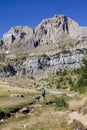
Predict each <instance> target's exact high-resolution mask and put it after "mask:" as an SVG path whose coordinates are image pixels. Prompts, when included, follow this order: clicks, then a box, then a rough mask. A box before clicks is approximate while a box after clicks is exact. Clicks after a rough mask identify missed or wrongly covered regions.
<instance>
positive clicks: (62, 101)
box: [55, 96, 67, 108]
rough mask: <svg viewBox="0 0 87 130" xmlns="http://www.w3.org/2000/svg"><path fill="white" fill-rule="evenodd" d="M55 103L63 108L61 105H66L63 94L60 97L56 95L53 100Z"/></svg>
mask: <svg viewBox="0 0 87 130" xmlns="http://www.w3.org/2000/svg"><path fill="white" fill-rule="evenodd" d="M55 104H56V106H57V107H58V108H63V107H67V103H66V101H65V99H64V97H63V96H61V97H58V98H57V99H56V100H55Z"/></svg>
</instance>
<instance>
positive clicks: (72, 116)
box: [69, 112, 87, 128]
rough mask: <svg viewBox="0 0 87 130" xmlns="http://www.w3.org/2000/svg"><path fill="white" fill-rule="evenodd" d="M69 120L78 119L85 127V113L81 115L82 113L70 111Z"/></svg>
mask: <svg viewBox="0 0 87 130" xmlns="http://www.w3.org/2000/svg"><path fill="white" fill-rule="evenodd" d="M69 117H70V119H71V120H73V119H76V120H78V121H80V122H81V123H82V124H83V125H84V126H85V127H86V128H87V114H86V115H84V116H83V115H82V113H77V112H72V113H70V114H69Z"/></svg>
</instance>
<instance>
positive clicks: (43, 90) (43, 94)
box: [41, 88, 46, 99]
mask: <svg viewBox="0 0 87 130" xmlns="http://www.w3.org/2000/svg"><path fill="white" fill-rule="evenodd" d="M41 93H42V97H43V98H44V99H45V93H46V91H45V89H44V88H42V90H41Z"/></svg>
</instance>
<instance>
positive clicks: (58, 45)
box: [0, 15, 87, 75]
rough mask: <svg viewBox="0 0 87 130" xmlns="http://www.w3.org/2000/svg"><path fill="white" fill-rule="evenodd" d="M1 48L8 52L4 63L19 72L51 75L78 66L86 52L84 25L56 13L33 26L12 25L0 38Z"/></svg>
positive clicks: (85, 30) (86, 38)
mask: <svg viewBox="0 0 87 130" xmlns="http://www.w3.org/2000/svg"><path fill="white" fill-rule="evenodd" d="M50 45H51V46H50ZM0 50H1V54H2V52H5V53H7V54H5V63H6V64H7V63H9V62H10V64H11V65H13V66H14V68H15V69H16V71H17V72H18V74H42V73H43V72H44V74H45V75H50V74H55V73H57V72H58V71H62V70H64V69H67V68H68V69H74V68H78V67H80V64H81V61H82V58H83V57H84V55H85V54H86V53H87V27H81V26H79V25H78V24H77V23H76V22H75V21H73V20H72V19H70V18H67V17H66V16H64V15H55V16H54V17H53V18H49V19H45V20H43V21H42V22H41V23H40V24H39V25H38V26H37V27H35V28H34V29H31V28H30V27H27V26H24V27H22V26H16V27H12V28H11V29H10V30H9V31H8V32H7V33H5V34H4V36H3V38H2V39H1V40H0ZM3 50H4V51H3ZM18 53H19V54H20V56H18ZM1 72H2V71H1Z"/></svg>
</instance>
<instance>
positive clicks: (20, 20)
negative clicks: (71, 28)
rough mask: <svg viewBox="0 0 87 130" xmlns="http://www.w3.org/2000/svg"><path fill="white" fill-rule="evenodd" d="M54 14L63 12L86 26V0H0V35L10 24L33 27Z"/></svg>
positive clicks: (0, 35)
mask: <svg viewBox="0 0 87 130" xmlns="http://www.w3.org/2000/svg"><path fill="white" fill-rule="evenodd" d="M55 14H64V15H66V16H67V17H70V18H72V19H73V20H75V21H76V22H78V23H79V24H80V25H82V26H87V0H0V37H2V35H3V33H5V32H7V31H8V30H9V29H10V28H11V27H12V26H17V25H22V26H26V25H28V26H30V27H32V28H34V27H35V26H37V25H38V24H39V23H40V22H41V21H42V20H43V19H44V18H50V17H53V16H54V15H55Z"/></svg>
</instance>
